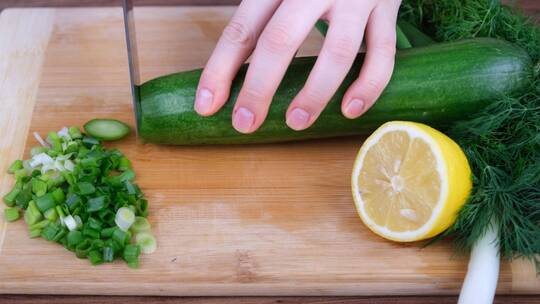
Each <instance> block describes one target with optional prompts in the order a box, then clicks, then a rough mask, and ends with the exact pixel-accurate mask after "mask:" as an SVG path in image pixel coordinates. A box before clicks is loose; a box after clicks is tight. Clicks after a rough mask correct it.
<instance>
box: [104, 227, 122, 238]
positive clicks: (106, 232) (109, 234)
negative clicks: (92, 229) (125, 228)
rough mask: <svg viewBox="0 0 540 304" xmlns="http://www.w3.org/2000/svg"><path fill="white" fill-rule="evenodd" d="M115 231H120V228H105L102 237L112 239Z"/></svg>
mask: <svg viewBox="0 0 540 304" xmlns="http://www.w3.org/2000/svg"><path fill="white" fill-rule="evenodd" d="M115 230H118V228H117V227H109V228H105V229H103V230H101V237H102V238H104V239H108V238H111V237H112V235H113V233H114V231H115Z"/></svg>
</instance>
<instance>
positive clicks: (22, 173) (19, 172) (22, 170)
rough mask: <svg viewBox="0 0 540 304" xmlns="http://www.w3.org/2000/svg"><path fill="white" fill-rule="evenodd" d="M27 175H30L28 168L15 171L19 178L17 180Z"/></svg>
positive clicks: (16, 176)
mask: <svg viewBox="0 0 540 304" xmlns="http://www.w3.org/2000/svg"><path fill="white" fill-rule="evenodd" d="M25 176H28V172H26V169H19V170H16V171H15V178H16V179H17V181H19V180H21V179H22V178H23V177H25Z"/></svg>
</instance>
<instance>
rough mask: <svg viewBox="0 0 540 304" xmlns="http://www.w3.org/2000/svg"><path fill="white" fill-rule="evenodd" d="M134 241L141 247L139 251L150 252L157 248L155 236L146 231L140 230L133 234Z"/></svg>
mask: <svg viewBox="0 0 540 304" xmlns="http://www.w3.org/2000/svg"><path fill="white" fill-rule="evenodd" d="M135 243H136V244H137V245H139V246H140V247H141V252H142V253H144V254H151V253H153V252H154V251H156V249H157V242H156V238H155V237H154V236H153V235H152V234H151V233H148V232H141V233H138V234H137V235H136V236H135Z"/></svg>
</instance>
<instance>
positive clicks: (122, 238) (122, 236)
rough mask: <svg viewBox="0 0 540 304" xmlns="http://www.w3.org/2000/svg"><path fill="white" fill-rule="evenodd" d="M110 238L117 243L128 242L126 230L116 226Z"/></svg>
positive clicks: (123, 243)
mask: <svg viewBox="0 0 540 304" xmlns="http://www.w3.org/2000/svg"><path fill="white" fill-rule="evenodd" d="M112 239H113V241H115V242H116V243H118V244H119V245H122V246H124V245H125V244H126V243H128V242H129V236H128V234H127V232H125V231H123V230H122V229H119V228H116V229H115V230H114V232H113V234H112Z"/></svg>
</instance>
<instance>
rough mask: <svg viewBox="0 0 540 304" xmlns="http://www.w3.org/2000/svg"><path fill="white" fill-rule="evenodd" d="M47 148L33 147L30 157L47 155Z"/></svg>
mask: <svg viewBox="0 0 540 304" xmlns="http://www.w3.org/2000/svg"><path fill="white" fill-rule="evenodd" d="M47 150H49V149H47V148H45V147H33V148H32V149H31V150H30V156H36V155H38V154H41V153H47Z"/></svg>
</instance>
